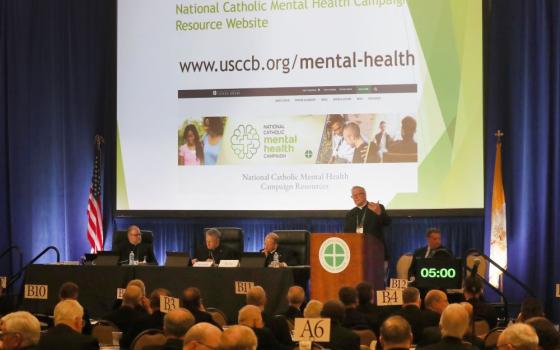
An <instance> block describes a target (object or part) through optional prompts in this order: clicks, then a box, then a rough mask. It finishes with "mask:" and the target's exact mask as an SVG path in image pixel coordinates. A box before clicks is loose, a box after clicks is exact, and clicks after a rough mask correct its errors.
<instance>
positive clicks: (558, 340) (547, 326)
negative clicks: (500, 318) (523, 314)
mask: <svg viewBox="0 0 560 350" xmlns="http://www.w3.org/2000/svg"><path fill="white" fill-rule="evenodd" d="M525 323H526V324H528V325H529V326H531V327H533V328H534V329H535V331H536V332H537V336H538V337H539V350H557V349H558V348H560V333H559V332H558V330H556V327H554V324H553V323H552V322H550V321H549V320H547V319H546V318H544V317H532V318H530V319H528V320H526V321H525Z"/></svg>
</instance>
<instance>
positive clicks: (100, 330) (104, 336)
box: [91, 320, 121, 345]
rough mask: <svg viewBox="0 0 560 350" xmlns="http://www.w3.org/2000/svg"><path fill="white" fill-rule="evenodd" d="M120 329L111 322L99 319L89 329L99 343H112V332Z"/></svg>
mask: <svg viewBox="0 0 560 350" xmlns="http://www.w3.org/2000/svg"><path fill="white" fill-rule="evenodd" d="M120 331H121V330H120V329H119V327H117V326H116V325H115V324H114V323H113V322H111V321H106V320H100V321H98V322H97V323H96V324H95V325H94V326H93V327H92V329H91V336H92V337H94V338H95V339H97V341H98V342H99V345H113V332H120Z"/></svg>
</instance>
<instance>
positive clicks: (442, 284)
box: [415, 258, 463, 289]
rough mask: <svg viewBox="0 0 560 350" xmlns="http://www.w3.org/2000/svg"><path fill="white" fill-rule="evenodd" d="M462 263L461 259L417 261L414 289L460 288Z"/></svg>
mask: <svg viewBox="0 0 560 350" xmlns="http://www.w3.org/2000/svg"><path fill="white" fill-rule="evenodd" d="M462 277H463V261H462V260H461V259H454V258H451V259H436V258H428V259H417V260H416V279H415V281H416V287H418V288H430V289H431V288H444V289H458V288H461V284H462Z"/></svg>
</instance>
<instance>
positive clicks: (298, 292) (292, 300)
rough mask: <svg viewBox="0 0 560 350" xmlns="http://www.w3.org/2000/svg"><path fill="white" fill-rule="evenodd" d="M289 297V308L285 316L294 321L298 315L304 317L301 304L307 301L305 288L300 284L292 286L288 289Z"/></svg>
mask: <svg viewBox="0 0 560 350" xmlns="http://www.w3.org/2000/svg"><path fill="white" fill-rule="evenodd" d="M287 299H288V310H286V312H285V313H284V316H286V318H287V319H288V320H289V321H291V322H294V319H295V318H296V317H303V313H302V312H301V306H302V305H303V303H304V302H305V290H303V288H301V287H300V286H291V287H290V289H288V296H287Z"/></svg>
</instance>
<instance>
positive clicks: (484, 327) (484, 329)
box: [474, 320, 490, 339]
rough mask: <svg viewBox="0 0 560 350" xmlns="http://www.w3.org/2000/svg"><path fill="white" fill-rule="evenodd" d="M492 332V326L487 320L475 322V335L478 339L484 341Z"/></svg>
mask: <svg viewBox="0 0 560 350" xmlns="http://www.w3.org/2000/svg"><path fill="white" fill-rule="evenodd" d="M489 332H490V325H489V324H488V321H486V320H477V321H474V335H476V336H477V337H479V338H481V339H484V337H486V335H487V334H488V333H489Z"/></svg>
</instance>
